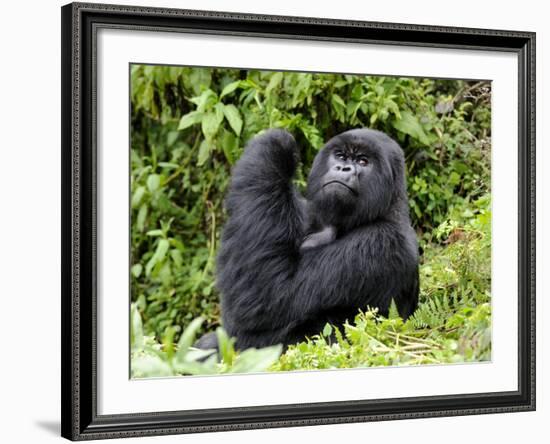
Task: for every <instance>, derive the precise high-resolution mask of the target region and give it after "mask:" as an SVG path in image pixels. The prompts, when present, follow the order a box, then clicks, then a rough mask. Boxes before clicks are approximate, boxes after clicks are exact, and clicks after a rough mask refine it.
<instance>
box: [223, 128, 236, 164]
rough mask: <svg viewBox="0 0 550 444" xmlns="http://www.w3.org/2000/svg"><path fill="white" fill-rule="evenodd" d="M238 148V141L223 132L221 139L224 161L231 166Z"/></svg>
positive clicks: (231, 134)
mask: <svg viewBox="0 0 550 444" xmlns="http://www.w3.org/2000/svg"><path fill="white" fill-rule="evenodd" d="M238 148H239V139H238V138H237V137H236V136H235V134H233V133H232V132H230V131H224V134H223V138H222V149H223V153H224V154H225V157H226V159H227V160H228V161H229V163H230V164H231V165H233V164H234V163H235V160H236V158H237V150H238Z"/></svg>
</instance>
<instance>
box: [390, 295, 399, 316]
mask: <svg viewBox="0 0 550 444" xmlns="http://www.w3.org/2000/svg"><path fill="white" fill-rule="evenodd" d="M397 318H400V316H399V311H398V310H397V305H396V304H395V300H394V299H392V300H391V304H390V311H389V313H388V319H397Z"/></svg>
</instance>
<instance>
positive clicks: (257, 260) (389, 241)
mask: <svg viewBox="0 0 550 444" xmlns="http://www.w3.org/2000/svg"><path fill="white" fill-rule="evenodd" d="M297 162H298V147H297V145H296V142H295V141H294V139H293V137H292V136H291V135H290V134H289V133H287V132H286V131H283V130H269V131H267V132H265V133H263V134H261V135H259V136H257V137H256V138H254V139H253V140H252V141H251V142H250V143H249V144H248V146H247V147H246V149H245V152H244V154H243V155H242V157H241V159H240V160H239V161H238V163H237V164H236V165H235V168H234V170H233V174H232V180H231V184H230V187H229V192H228V195H227V197H226V201H225V205H226V210H227V214H228V220H227V222H226V224H225V227H224V229H223V233H222V242H221V247H220V252H219V255H218V259H217V286H218V289H219V290H220V292H221V296H222V300H221V307H222V320H223V326H224V327H225V329H226V331H227V332H228V334H229V335H231V336H233V337H235V338H236V339H237V342H236V344H237V347H238V348H240V349H244V348H248V347H264V346H268V345H272V344H277V343H281V344H284V345H285V346H287V345H289V344H293V343H296V342H299V341H301V340H303V339H304V338H305V337H306V336H312V335H315V334H318V333H319V332H320V331H322V329H323V327H324V325H325V324H326V323H327V322H330V323H332V324H334V325H342V324H343V323H344V322H345V321H346V320H353V319H354V317H355V315H356V314H357V313H358V311H359V309H361V310H366V309H367V307H377V308H378V309H379V312H380V313H382V314H387V313H388V310H389V307H390V304H391V300H392V299H394V300H395V303H396V306H397V309H398V311H399V314H400V315H401V316H403V317H404V318H406V317H408V316H409V315H410V314H411V313H412V312H413V311H414V310H415V309H416V306H417V302H418V245H417V240H416V236H415V232H414V230H413V229H412V227H411V224H410V219H409V212H408V198H407V190H406V184H405V173H404V157H403V151H402V150H401V148H400V147H399V145H398V144H397V143H396V142H394V141H393V140H392V139H391V138H389V137H388V136H387V135H385V134H383V133H381V132H378V131H374V130H369V129H354V130H350V131H347V132H344V133H342V134H340V135H338V136H336V137H334V138H332V139H331V140H330V141H329V142H328V143H327V144H326V145H325V147H324V148H323V149H322V150H321V151H320V152H319V153H318V154H317V156H316V157H315V159H314V162H313V166H312V169H311V173H310V175H309V178H308V185H307V192H306V198H304V197H302V196H301V195H300V194H299V192H298V191H297V190H296V189H295V187H294V186H293V183H292V179H293V176H294V172H295V169H296V166H297ZM197 346H198V347H201V348H210V347H215V346H216V340H215V335H213V334H210V335H206V336H204V337H203V338H201V339H200V340H199V341H198V343H197Z"/></svg>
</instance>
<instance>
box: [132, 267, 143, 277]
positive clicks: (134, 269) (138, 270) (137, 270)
mask: <svg viewBox="0 0 550 444" xmlns="http://www.w3.org/2000/svg"><path fill="white" fill-rule="evenodd" d="M142 271H143V266H142V265H141V264H134V265H132V275H133V276H134V277H135V278H138V277H140V276H141V272H142Z"/></svg>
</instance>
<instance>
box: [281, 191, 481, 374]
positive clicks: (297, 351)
mask: <svg viewBox="0 0 550 444" xmlns="http://www.w3.org/2000/svg"><path fill="white" fill-rule="evenodd" d="M462 216H465V217H463V219H462V222H461V223H458V222H457V221H456V220H446V221H445V222H443V223H442V224H441V225H440V226H439V227H438V228H437V229H436V230H435V232H436V234H435V236H436V237H437V238H438V239H439V240H441V241H443V242H444V244H446V246H441V245H436V244H426V247H427V250H426V254H425V257H424V263H423V264H422V266H421V268H420V274H421V276H420V282H421V293H420V304H419V307H418V309H417V311H416V312H415V313H414V314H413V316H411V317H410V318H409V319H408V320H407V321H403V319H401V318H400V317H399V315H398V314H397V310H396V308H395V305H392V308H391V309H390V313H389V316H388V318H384V317H382V316H379V315H378V314H377V313H376V310H369V311H367V312H365V313H360V314H358V315H357V317H356V318H355V320H354V322H353V323H351V324H350V323H347V324H346V325H344V327H343V331H340V330H339V329H337V328H335V327H333V326H330V325H329V324H327V325H326V326H325V328H324V330H323V332H322V333H320V334H319V335H317V336H314V337H313V338H311V339H309V340H307V341H305V342H302V343H300V344H297V345H295V346H291V347H289V349H288V350H287V351H286V353H285V354H284V355H283V356H281V358H280V359H279V361H278V362H277V363H276V364H274V365H273V366H272V367H271V369H270V370H271V371H282V370H303V369H327V368H351V367H373V366H385V365H415V364H442V363H456V362H468V361H485V360H489V359H491V297H490V277H491V266H490V252H491V213H490V200H489V198H488V196H487V195H486V196H483V197H481V198H480V199H478V200H477V201H475V202H473V204H472V205H470V206H466V207H465V208H463V211H462ZM332 333H334V334H332Z"/></svg>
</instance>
